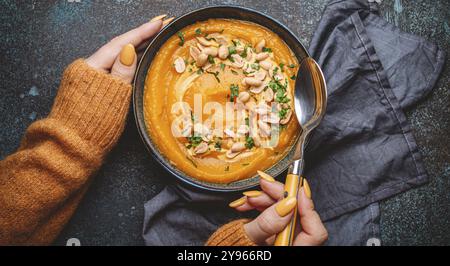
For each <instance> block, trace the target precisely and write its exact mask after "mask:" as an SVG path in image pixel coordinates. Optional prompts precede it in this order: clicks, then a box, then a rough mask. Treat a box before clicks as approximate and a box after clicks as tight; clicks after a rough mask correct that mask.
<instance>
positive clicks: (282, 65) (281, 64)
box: [279, 63, 284, 72]
mask: <svg viewBox="0 0 450 266" xmlns="http://www.w3.org/2000/svg"><path fill="white" fill-rule="evenodd" d="M279 66H280V69H281V72H284V63H280V64H279Z"/></svg>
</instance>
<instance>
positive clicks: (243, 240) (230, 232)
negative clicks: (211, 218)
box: [206, 219, 256, 246]
mask: <svg viewBox="0 0 450 266" xmlns="http://www.w3.org/2000/svg"><path fill="white" fill-rule="evenodd" d="M247 222H249V220H248V219H239V220H235V221H232V222H229V223H227V224H225V225H223V226H222V227H220V228H219V229H217V231H216V232H214V233H213V234H212V235H211V236H210V237H209V239H208V241H206V246H256V244H255V243H254V242H253V241H252V240H251V239H250V238H249V237H248V236H247V233H246V232H245V230H244V224H246V223H247Z"/></svg>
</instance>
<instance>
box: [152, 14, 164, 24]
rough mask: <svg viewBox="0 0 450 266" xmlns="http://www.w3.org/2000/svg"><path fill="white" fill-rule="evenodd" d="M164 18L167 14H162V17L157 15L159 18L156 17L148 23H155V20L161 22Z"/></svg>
mask: <svg viewBox="0 0 450 266" xmlns="http://www.w3.org/2000/svg"><path fill="white" fill-rule="evenodd" d="M165 17H167V14H162V15H159V16H156V17H154V18H152V19H151V20H150V22H153V21H157V20H161V19H163V18H165Z"/></svg>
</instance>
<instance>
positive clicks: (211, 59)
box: [208, 55, 216, 65]
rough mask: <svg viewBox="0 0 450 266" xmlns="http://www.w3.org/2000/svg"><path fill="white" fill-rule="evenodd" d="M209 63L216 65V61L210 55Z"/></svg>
mask: <svg viewBox="0 0 450 266" xmlns="http://www.w3.org/2000/svg"><path fill="white" fill-rule="evenodd" d="M208 62H209V63H211V64H213V65H214V64H215V63H216V61H214V57H212V55H208Z"/></svg>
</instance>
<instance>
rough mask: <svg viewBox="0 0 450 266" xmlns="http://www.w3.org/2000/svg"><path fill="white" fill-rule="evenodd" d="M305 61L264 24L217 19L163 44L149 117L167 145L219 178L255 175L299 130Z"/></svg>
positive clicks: (194, 172)
mask: <svg viewBox="0 0 450 266" xmlns="http://www.w3.org/2000/svg"><path fill="white" fill-rule="evenodd" d="M297 70H298V61H297V59H296V57H295V55H294V54H293V53H292V51H291V50H290V49H289V47H288V46H287V45H286V44H285V43H284V42H283V40H281V38H280V37H279V36H277V35H276V34H275V33H273V32H271V31H270V30H268V29H267V28H265V27H262V26H260V25H257V24H254V23H250V22H246V21H240V20H228V19H210V20H207V21H202V22H198V23H195V24H193V25H190V26H187V27H185V28H184V29H182V30H181V31H180V32H178V34H176V35H174V36H172V37H170V38H169V40H168V41H167V42H166V43H165V44H164V45H163V46H162V47H161V48H160V50H159V52H158V54H157V55H156V56H155V58H154V60H153V62H152V64H151V66H150V68H149V71H148V73H147V77H146V81H145V91H144V117H145V122H146V126H147V129H148V132H149V134H150V136H151V138H152V140H153V142H154V143H155V144H156V146H157V147H158V149H159V150H160V151H161V153H162V154H163V155H164V156H165V157H166V158H167V159H168V160H169V161H170V162H171V164H173V165H174V166H175V167H177V168H178V169H180V170H181V171H183V172H184V173H186V174H187V175H189V176H191V177H194V178H197V179H199V180H203V181H207V182H213V183H230V182H233V181H237V180H242V179H245V178H249V177H252V176H253V175H255V174H256V171H257V170H265V169H267V168H269V167H271V166H272V165H274V164H275V163H276V162H277V161H279V160H280V159H281V158H283V157H284V156H285V155H286V153H287V152H288V151H289V148H290V147H291V146H292V144H293V142H294V141H295V139H296V138H297V136H298V133H299V130H300V127H299V125H298V123H297V121H296V119H295V115H294V114H293V108H294V106H293V88H294V83H295V74H296V72H297Z"/></svg>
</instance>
